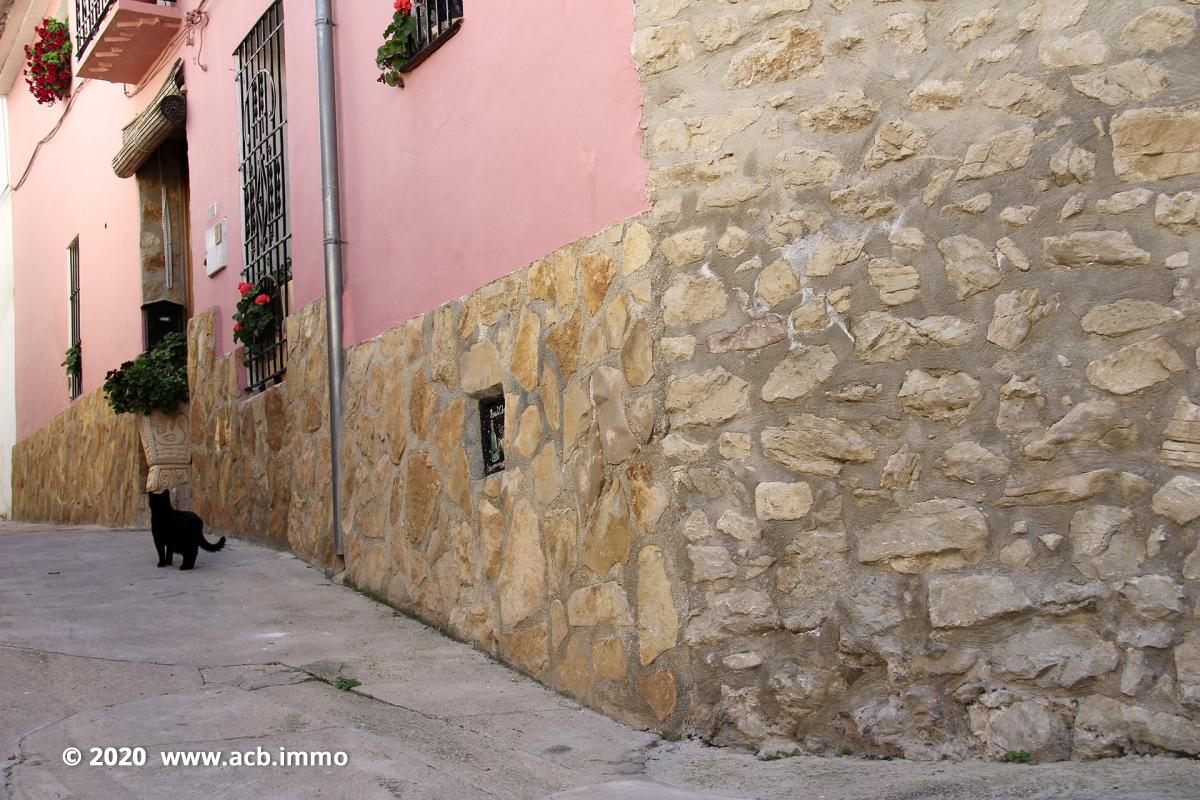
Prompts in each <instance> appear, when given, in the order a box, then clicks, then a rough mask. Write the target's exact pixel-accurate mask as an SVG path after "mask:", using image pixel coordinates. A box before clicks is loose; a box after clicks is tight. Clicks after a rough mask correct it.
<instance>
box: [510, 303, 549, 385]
mask: <svg viewBox="0 0 1200 800" xmlns="http://www.w3.org/2000/svg"><path fill="white" fill-rule="evenodd" d="M541 333H542V321H541V319H540V318H539V317H538V315H537V314H536V313H534V312H533V311H530V310H529V309H526V310H525V311H524V312H523V313H522V314H521V322H520V324H519V325H518V326H517V338H516V340H515V341H514V342H513V351H512V361H511V362H510V364H509V371H510V372H512V375H513V377H514V378H516V379H517V383H519V384H521V386H523V387H524V388H525V389H526V390H532V389H533V388H534V387H536V386H537V383H538V347H539V345H540V339H541Z"/></svg>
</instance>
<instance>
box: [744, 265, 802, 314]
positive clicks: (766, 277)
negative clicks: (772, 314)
mask: <svg viewBox="0 0 1200 800" xmlns="http://www.w3.org/2000/svg"><path fill="white" fill-rule="evenodd" d="M799 291H800V280H799V279H798V278H797V277H796V273H795V271H794V270H793V269H792V265H791V264H790V263H789V262H787V261H786V260H784V259H779V260H778V261H776V262H774V263H773V264H771V265H770V266H768V267H765V268H764V269H763V271H762V272H760V273H759V275H758V280H757V281H755V284H754V293H755V294H756V295H757V296H758V297H759V298H760V299H761V300H762V301H763V302H764V303H766V304H767V306H769V307H774V306H777V305H779V304H780V303H782V302H783V301H784V300H787V299H788V298H790V297H793V296H795V295H796V294H797V293H798V292H799Z"/></svg>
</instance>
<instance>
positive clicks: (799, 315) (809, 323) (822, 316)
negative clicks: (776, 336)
mask: <svg viewBox="0 0 1200 800" xmlns="http://www.w3.org/2000/svg"><path fill="white" fill-rule="evenodd" d="M788 319H790V320H791V322H792V327H793V328H794V329H795V330H796V331H819V330H823V329H824V328H826V327H828V325H829V304H828V303H827V302H826V300H825V297H824V296H817V297H814V298H813V299H811V300H807V301H805V302H802V303H801V304H800V305H798V306H796V308H795V309H793V311H792V313H791V315H790V316H789V317H788Z"/></svg>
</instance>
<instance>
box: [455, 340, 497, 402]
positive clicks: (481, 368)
mask: <svg viewBox="0 0 1200 800" xmlns="http://www.w3.org/2000/svg"><path fill="white" fill-rule="evenodd" d="M458 371H459V381H460V382H461V384H462V389H463V391H464V392H466V393H467V394H469V395H475V394H479V393H481V392H487V391H489V390H491V389H493V388H495V387H497V386H500V385H502V384H503V383H504V368H503V367H502V366H501V365H500V351H499V350H497V349H496V345H495V344H493V343H492V342H490V341H487V340H484V341H482V342H478V343H476V344H474V345H472V346H471V347H470V348H469V349H468V350H467V351H466V352H465V353H463V355H462V358H461V359H460V361H459V370H458Z"/></svg>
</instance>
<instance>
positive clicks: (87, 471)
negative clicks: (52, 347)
mask: <svg viewBox="0 0 1200 800" xmlns="http://www.w3.org/2000/svg"><path fill="white" fill-rule="evenodd" d="M63 380H64V385H63V390H64V391H65V390H66V384H65V381H66V379H65V378H64V379H63ZM145 491H146V462H145V459H144V457H143V456H142V445H141V439H140V438H139V437H138V429H137V422H136V421H135V420H134V419H133V417H118V416H116V415H115V414H113V413H112V412H111V411H110V410H109V408H108V406H107V405H106V404H105V402H104V395H103V394H102V393H101V392H100V390H98V389H97V390H96V391H94V392H91V393H89V394H86V395H84V396H83V397H81V398H79V399H78V400H76V401H75V402H74V403H72V404H71V405H70V407H68V408H67V410H66V411H64V412H63V413H62V414H60V415H58V416H57V417H55V418H54V420H53V421H52V422H51V423H50V424H49V425H47V426H46V427H44V428H42V429H41V430H39V431H37V432H36V433H34V434H33V435H31V436H28V437H26V438H25V439H23V440H21V441H20V442H18V443H17V444H16V445H15V446H14V447H13V519H17V520H36V521H39V522H54V523H59V524H66V525H104V526H107V527H114V528H121V527H130V526H145V525H149V524H150V511H149V509H148V508H147V506H146V494H145Z"/></svg>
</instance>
